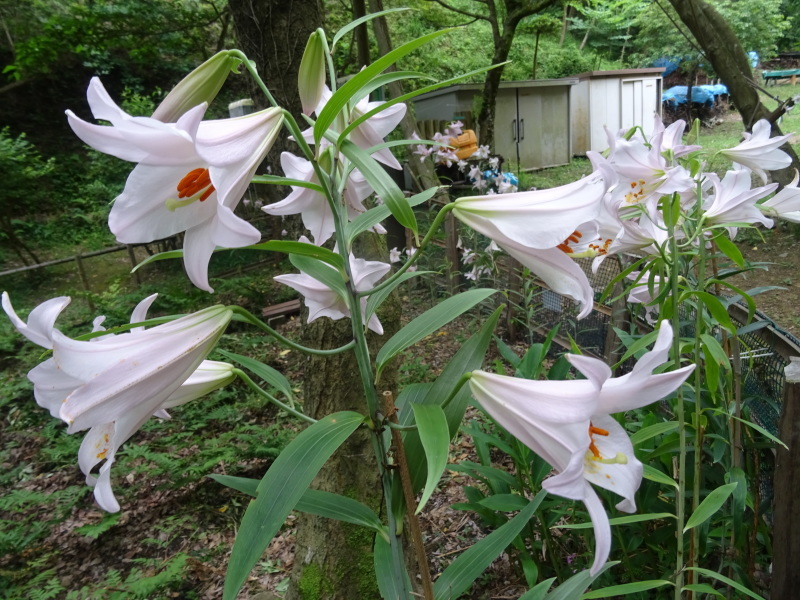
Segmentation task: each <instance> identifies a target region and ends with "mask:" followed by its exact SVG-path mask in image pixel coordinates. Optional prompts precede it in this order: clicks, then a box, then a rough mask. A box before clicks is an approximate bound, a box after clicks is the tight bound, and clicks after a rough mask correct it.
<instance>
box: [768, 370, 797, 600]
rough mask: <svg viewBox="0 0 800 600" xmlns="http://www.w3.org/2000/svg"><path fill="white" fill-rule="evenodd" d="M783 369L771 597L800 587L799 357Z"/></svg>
mask: <svg viewBox="0 0 800 600" xmlns="http://www.w3.org/2000/svg"><path fill="white" fill-rule="evenodd" d="M790 360H791V362H790V363H789V364H788V365H786V368H785V369H784V373H785V376H786V384H785V387H784V390H783V406H782V409H781V419H780V426H779V430H778V434H779V437H780V439H781V440H782V441H783V443H784V444H786V445H787V446H788V447H789V449H788V450H787V449H786V448H784V447H782V446H778V448H777V451H776V452H777V455H776V461H775V523H774V526H773V532H774V538H773V542H772V548H773V553H772V555H773V562H772V590H771V594H770V597H771V598H773V599H774V600H788V599H790V598H796V597H797V595H796V594H797V591H798V590H800V569H798V568H797V565H798V564H800V528H798V527H797V519H798V518H800V496H799V495H798V494H797V490H798V489H800V358H798V357H792V358H791V359H790Z"/></svg>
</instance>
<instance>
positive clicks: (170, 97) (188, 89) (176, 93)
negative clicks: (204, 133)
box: [153, 50, 242, 123]
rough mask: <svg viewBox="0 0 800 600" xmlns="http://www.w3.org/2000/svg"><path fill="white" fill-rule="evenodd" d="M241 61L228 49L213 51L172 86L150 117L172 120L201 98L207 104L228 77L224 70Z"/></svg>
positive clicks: (168, 121) (195, 104)
mask: <svg viewBox="0 0 800 600" xmlns="http://www.w3.org/2000/svg"><path fill="white" fill-rule="evenodd" d="M241 62H242V61H241V60H240V59H239V58H237V57H235V56H233V55H232V54H231V51H230V50H223V51H222V52H217V53H216V54H215V55H214V56H212V57H211V58H209V59H208V60H207V61H206V62H204V63H203V64H202V65H200V66H199V67H197V68H196V69H195V70H194V71H192V72H191V73H189V74H188V75H187V76H186V77H184V78H183V79H182V80H181V81H180V82H179V83H178V85H176V86H175V87H174V88H172V91H171V92H170V93H169V94H167V97H166V98H164V101H163V102H162V103H161V104H159V105H158V108H156V110H155V112H154V113H153V118H154V119H158V120H159V121H162V122H164V123H174V122H175V121H177V120H178V119H179V118H180V117H181V115H183V113H185V112H186V111H188V110H189V109H190V108H194V107H195V106H197V105H198V104H202V103H203V102H207V103H209V104H210V103H211V101H212V100H213V99H214V98H216V96H217V93H218V92H219V90H220V88H222V84H223V83H225V80H226V79H227V78H228V73H230V72H231V71H235V70H236V67H238V66H239V64H241Z"/></svg>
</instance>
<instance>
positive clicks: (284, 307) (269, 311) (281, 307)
mask: <svg viewBox="0 0 800 600" xmlns="http://www.w3.org/2000/svg"><path fill="white" fill-rule="evenodd" d="M299 312H300V299H299V298H297V299H295V300H289V301H288V302H281V303H280V304H273V305H272V306H267V307H265V308H263V309H261V316H262V317H264V318H265V319H267V320H269V319H274V318H275V317H288V316H289V315H295V314H297V313H299Z"/></svg>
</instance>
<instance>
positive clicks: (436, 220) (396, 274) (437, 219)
mask: <svg viewBox="0 0 800 600" xmlns="http://www.w3.org/2000/svg"><path fill="white" fill-rule="evenodd" d="M455 207H456V205H455V203H453V202H451V203H450V204H445V205H444V206H443V207H442V208H441V210H440V211H439V212H438V213H436V217H435V218H434V219H433V223H431V226H430V229H428V233H426V234H425V237H424V238H422V242H420V245H419V248H417V251H416V252H415V253H414V256H412V257H411V258H410V259H408V260H407V261H406V263H405V264H404V265H403V266H402V267H400V268H399V269H397V271H395V272H394V274H393V275H392V276H391V277H389V279H387V280H386V281H384V282H383V283H381V284H380V285H376V286H375V287H374V288H372V289H371V290H367V291H365V292H358V293H357V297H359V298H360V297H363V296H369V295H370V294H374V293H375V292H379V291H381V290H383V289H385V288H387V287H389V286H391V285H393V284H394V282H395V281H397V279H399V278H400V276H401V275H402V274H403V273H405V272H406V271H408V269H409V267H411V266H413V265H414V263H416V262H417V259H418V258H419V257H420V255H421V254H422V250H423V248H425V246H427V245H428V242H430V241H431V238H433V235H434V233H436V230H437V229H439V227H440V226H441V224H442V222H443V221H444V218H445V217H446V216H447V213H449V212H450V211H451V210H453V209H454V208H455Z"/></svg>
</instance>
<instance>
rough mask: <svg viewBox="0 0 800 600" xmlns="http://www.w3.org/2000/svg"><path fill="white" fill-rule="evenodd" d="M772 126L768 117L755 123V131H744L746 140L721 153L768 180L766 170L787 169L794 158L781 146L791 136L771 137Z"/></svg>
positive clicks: (765, 180)
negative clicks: (781, 148)
mask: <svg viewBox="0 0 800 600" xmlns="http://www.w3.org/2000/svg"><path fill="white" fill-rule="evenodd" d="M771 133H772V126H771V125H770V124H769V121H767V120H766V119H761V120H760V121H757V122H756V124H755V125H753V133H748V132H746V131H745V132H744V133H743V134H742V135H743V136H744V141H743V142H742V143H741V144H739V145H738V146H735V147H734V148H729V149H727V150H720V154H722V155H723V156H726V157H728V158H729V159H730V160H732V161H733V162H734V163H736V164H738V165H744V166H745V167H747V168H748V169H751V170H752V171H753V172H754V173H757V174H758V176H759V177H761V180H762V181H763V182H764V183H766V182H767V173H766V171H777V170H779V169H785V168H786V167H788V166H789V165H791V164H792V159H791V158H789V155H788V154H786V152H784V151H783V150H780V147H781V146H783V144H785V143H786V141H787V140H788V139H789V138H791V137H792V136H791V134H789V135H778V136H775V137H770V134H771Z"/></svg>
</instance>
